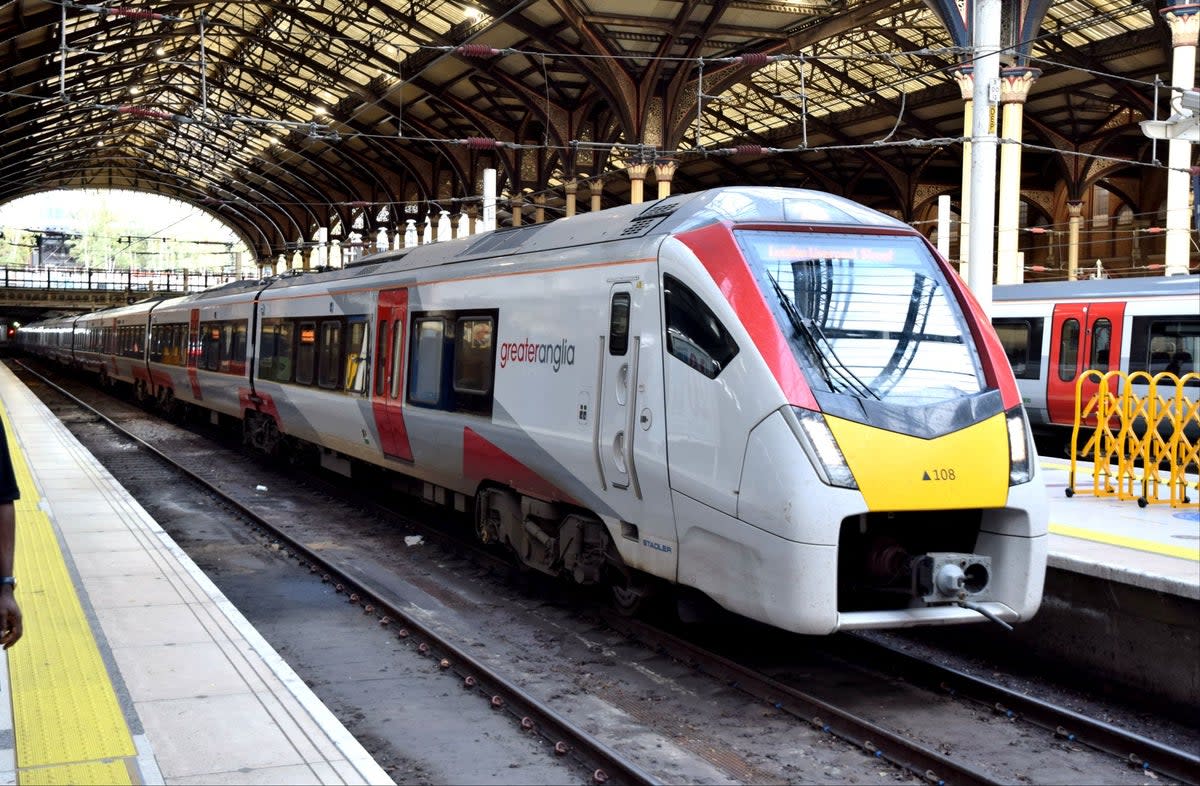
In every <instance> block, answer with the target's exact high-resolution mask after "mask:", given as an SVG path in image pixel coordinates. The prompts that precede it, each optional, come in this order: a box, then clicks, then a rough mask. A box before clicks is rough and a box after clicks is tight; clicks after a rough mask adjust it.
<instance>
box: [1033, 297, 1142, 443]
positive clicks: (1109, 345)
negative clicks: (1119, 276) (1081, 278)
mask: <svg viewBox="0 0 1200 786" xmlns="http://www.w3.org/2000/svg"><path fill="white" fill-rule="evenodd" d="M1124 317H1125V304H1124V303H1060V304H1058V305H1056V306H1055V307H1054V317H1053V328H1052V333H1051V336H1050V363H1049V374H1048V377H1049V378H1048V380H1047V386H1046V404H1047V408H1048V410H1049V414H1050V421H1051V422H1052V423H1058V424H1062V425H1070V424H1072V423H1074V422H1075V382H1076V380H1077V379H1079V375H1080V374H1082V373H1083V372H1084V371H1088V370H1091V369H1094V370H1096V371H1099V372H1101V373H1105V372H1108V371H1111V370H1113V369H1117V368H1120V360H1121V322H1122V320H1123V319H1124ZM1098 385H1099V383H1098V382H1096V381H1086V382H1084V384H1083V388H1082V390H1081V391H1080V394H1081V396H1082V400H1083V402H1084V403H1086V402H1087V401H1088V400H1089V399H1091V397H1092V396H1094V395H1096V389H1097V387H1098ZM1109 386H1110V389H1111V391H1112V392H1113V393H1116V392H1117V380H1116V379H1115V378H1114V379H1111V380H1109ZM1092 425H1095V424H1094V423H1093V424H1092Z"/></svg>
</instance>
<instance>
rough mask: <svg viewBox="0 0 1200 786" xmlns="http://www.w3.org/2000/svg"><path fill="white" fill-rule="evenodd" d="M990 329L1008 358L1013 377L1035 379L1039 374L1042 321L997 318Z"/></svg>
mask: <svg viewBox="0 0 1200 786" xmlns="http://www.w3.org/2000/svg"><path fill="white" fill-rule="evenodd" d="M992 327H993V328H995V330H996V336H997V337H998V338H999V339H1000V344H1001V345H1002V346H1003V347H1004V354H1005V355H1007V356H1008V364H1009V365H1010V366H1012V370H1013V376H1015V377H1016V378H1017V379H1037V378H1038V375H1039V374H1040V373H1041V357H1042V320H1041V319H1014V318H999V319H995V320H993V322H992Z"/></svg>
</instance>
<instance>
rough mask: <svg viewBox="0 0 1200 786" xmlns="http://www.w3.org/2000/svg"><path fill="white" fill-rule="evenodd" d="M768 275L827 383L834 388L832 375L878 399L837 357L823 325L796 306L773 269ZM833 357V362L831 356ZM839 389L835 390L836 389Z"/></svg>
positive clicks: (848, 385)
mask: <svg viewBox="0 0 1200 786" xmlns="http://www.w3.org/2000/svg"><path fill="white" fill-rule="evenodd" d="M767 278H769V279H771V286H772V287H774V288H775V296H776V297H778V298H779V302H780V304H781V305H782V306H783V310H784V312H785V313H787V316H788V321H790V322H791V323H792V328H793V329H794V330H795V331H796V333H797V334H798V335H799V336H800V337H801V338H802V339H804V342H805V343H806V344H807V345H808V349H809V351H810V352H811V353H812V354H813V357H814V358H815V359H816V361H817V368H818V369H819V370H820V372H821V376H822V377H824V378H825V382H826V383H827V384H828V385H829V388H830V390H834V382H833V377H834V376H837V377H838V379H839V381H840V382H841V384H842V385H843V387H846V388H850V389H851V390H853V391H854V392H856V393H858V394H859V395H860V396H870V397H871V398H874V399H876V400H878V399H879V395H878V394H877V393H876V392H875V391H873V390H871V388H870V387H868V386H867V384H866V383H865V382H863V381H862V380H861V379H859V378H858V376H857V375H856V374H855V373H854V372H853V371H851V370H850V368H849V367H848V366H847V365H846V364H845V363H843V362H842V359H841V358H839V357H838V355H837V352H836V351H835V350H834V348H833V344H832V343H831V342H830V341H829V338H828V337H826V335H825V332H824V331H823V330H821V326H820V325H818V324H817V323H816V321H814V320H811V319H808V318H806V317H805V316H804V315H803V314H801V313H800V310H799V309H797V308H796V304H795V303H793V302H792V299H791V298H789V297H788V296H787V293H786V292H784V291H783V287H781V286H779V282H778V281H776V280H775V276H773V275H771V271H769V270H768V271H767ZM821 342H823V343H824V344H825V347H826V348H827V351H822V349H821ZM831 358H832V361H836V364H835V362H832V361H831V360H830V359H831ZM835 392H836V391H835Z"/></svg>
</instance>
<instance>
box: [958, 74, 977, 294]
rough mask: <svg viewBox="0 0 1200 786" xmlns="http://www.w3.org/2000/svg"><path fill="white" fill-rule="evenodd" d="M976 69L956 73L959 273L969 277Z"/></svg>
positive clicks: (964, 277)
mask: <svg viewBox="0 0 1200 786" xmlns="http://www.w3.org/2000/svg"><path fill="white" fill-rule="evenodd" d="M974 74H975V70H974V68H972V67H971V66H963V67H961V68H960V69H959V70H958V71H956V72H955V73H954V78H955V80H956V81H957V82H958V90H959V93H960V95H962V99H963V136H964V137H965V141H964V142H963V157H962V196H961V198H960V199H959V201H958V274H959V275H960V276H962V277H963V280H964V281H965V280H966V279H967V275H968V272H969V270H970V268H969V267H968V263H969V262H970V261H971V243H970V241H971V134H972V131H971V125H972V123H973V122H974V118H975V76H974Z"/></svg>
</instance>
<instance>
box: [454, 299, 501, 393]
mask: <svg viewBox="0 0 1200 786" xmlns="http://www.w3.org/2000/svg"><path fill="white" fill-rule="evenodd" d="M491 387H492V320H491V319H487V318H477V317H468V318H465V319H460V320H458V342H457V345H456V347H455V350H454V392H455V393H487V392H488V391H489V390H491Z"/></svg>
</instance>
